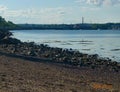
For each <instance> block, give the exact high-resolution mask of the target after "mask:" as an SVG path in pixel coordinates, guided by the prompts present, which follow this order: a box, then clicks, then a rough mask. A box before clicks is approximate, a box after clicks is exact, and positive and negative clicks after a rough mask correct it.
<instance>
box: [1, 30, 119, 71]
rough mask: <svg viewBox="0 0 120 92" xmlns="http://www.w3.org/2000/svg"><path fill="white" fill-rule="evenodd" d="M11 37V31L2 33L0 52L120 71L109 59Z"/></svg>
mask: <svg viewBox="0 0 120 92" xmlns="http://www.w3.org/2000/svg"><path fill="white" fill-rule="evenodd" d="M11 35H12V33H11V32H9V31H0V52H4V53H9V54H13V55H18V56H23V57H34V58H38V59H39V58H44V59H46V60H50V62H53V63H54V62H55V63H61V64H64V65H70V66H75V67H90V68H92V69H95V68H99V69H108V70H110V71H115V72H119V71H120V63H118V62H116V61H112V60H111V59H109V58H101V57H99V55H97V54H94V55H89V54H84V53H80V52H79V51H75V50H72V49H62V48H53V47H49V46H47V45H44V44H40V45H37V44H35V43H34V42H21V41H20V40H18V39H15V38H11Z"/></svg>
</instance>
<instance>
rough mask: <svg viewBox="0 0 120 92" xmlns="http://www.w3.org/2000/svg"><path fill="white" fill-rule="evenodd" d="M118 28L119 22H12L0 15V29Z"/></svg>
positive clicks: (119, 28) (119, 27)
mask: <svg viewBox="0 0 120 92" xmlns="http://www.w3.org/2000/svg"><path fill="white" fill-rule="evenodd" d="M33 29H40V30H46V29H47V30H51V29H55V30H98V29H101V30H111V29H114V30H120V23H104V24H99V23H96V24H91V23H83V24H81V23H78V24H14V23H13V22H11V21H6V20H5V19H4V18H2V17H1V16H0V30H33Z"/></svg>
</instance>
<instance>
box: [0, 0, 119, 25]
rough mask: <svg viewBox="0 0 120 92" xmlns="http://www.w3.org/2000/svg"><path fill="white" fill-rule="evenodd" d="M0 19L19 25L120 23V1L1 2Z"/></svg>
mask: <svg viewBox="0 0 120 92" xmlns="http://www.w3.org/2000/svg"><path fill="white" fill-rule="evenodd" d="M0 16H2V17H3V18H5V19H6V20H9V21H12V22H14V23H16V24H21V23H29V24H73V23H81V21H82V17H84V22H85V23H108V22H114V23H118V22H120V0H0Z"/></svg>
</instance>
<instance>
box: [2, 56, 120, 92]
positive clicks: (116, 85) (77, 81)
mask: <svg viewBox="0 0 120 92" xmlns="http://www.w3.org/2000/svg"><path fill="white" fill-rule="evenodd" d="M0 92H120V72H112V71H108V70H99V69H91V68H86V67H85V68H84V67H82V68H80V67H79V68H72V67H67V66H64V65H60V64H51V63H43V62H34V61H30V60H24V59H20V58H15V57H8V56H5V55H0Z"/></svg>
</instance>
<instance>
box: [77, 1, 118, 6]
mask: <svg viewBox="0 0 120 92" xmlns="http://www.w3.org/2000/svg"><path fill="white" fill-rule="evenodd" d="M76 2H78V3H85V4H89V5H96V6H102V5H108V6H109V5H110V6H111V5H116V4H120V0H76Z"/></svg>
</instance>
